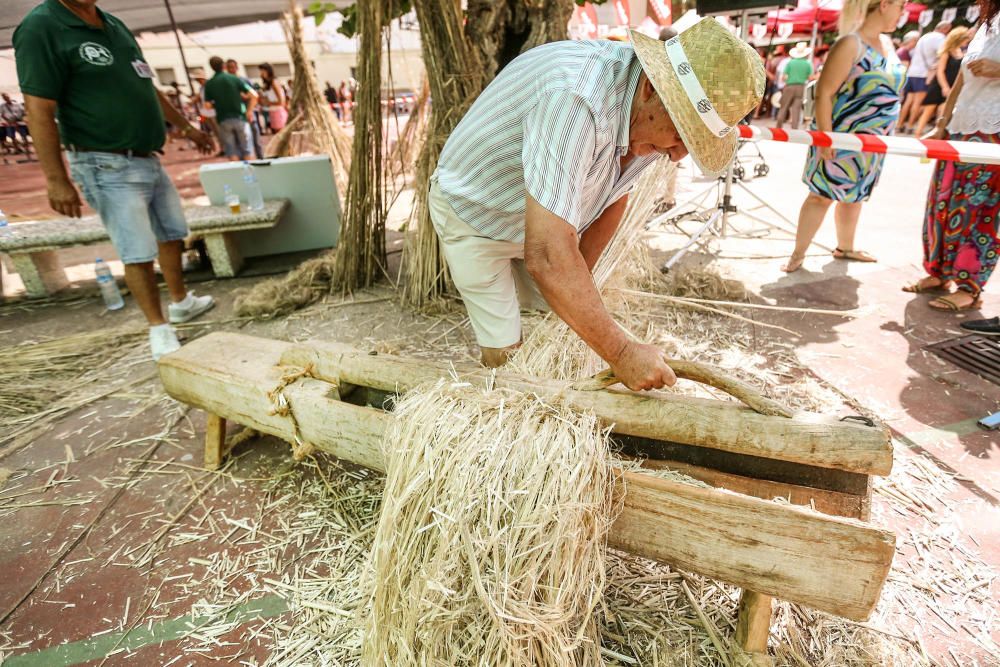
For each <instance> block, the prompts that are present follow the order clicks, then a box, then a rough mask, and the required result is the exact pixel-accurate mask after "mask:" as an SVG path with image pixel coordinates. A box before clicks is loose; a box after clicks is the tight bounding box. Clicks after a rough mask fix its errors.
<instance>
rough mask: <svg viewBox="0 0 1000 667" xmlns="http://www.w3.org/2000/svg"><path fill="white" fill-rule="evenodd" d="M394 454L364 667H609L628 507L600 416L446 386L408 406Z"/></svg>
mask: <svg viewBox="0 0 1000 667" xmlns="http://www.w3.org/2000/svg"><path fill="white" fill-rule="evenodd" d="M385 443H386V445H385V450H386V451H385V456H386V482H385V494H384V500H383V506H382V513H381V516H380V518H379V525H378V529H377V532H376V534H375V540H374V545H373V548H372V568H371V570H372V571H371V574H372V576H373V578H374V581H373V582H372V583H373V593H372V604H371V611H370V613H369V616H368V619H367V626H366V628H365V640H364V649H363V651H364V653H363V656H364V658H363V662H362V664H364V665H368V666H370V667H376V666H377V667H386V666H395V665H445V664H447V665H469V666H473V665H476V666H478V665H490V666H491V667H505V666H511V667H513V666H515V665H517V666H529V665H530V666H537V667H563V666H565V667H569V666H571V665H573V666H576V665H599V664H601V662H600V638H599V637H598V636H597V634H598V631H597V626H596V623H595V621H594V611H595V608H596V607H597V605H598V603H599V602H600V600H601V597H602V594H603V591H604V585H605V545H606V536H607V532H608V528H609V526H610V524H611V522H612V520H613V519H614V515H615V514H616V507H615V501H614V499H613V473H612V457H611V454H610V452H609V449H608V444H607V432H606V431H604V430H602V428H601V427H600V425H599V424H598V422H597V420H596V418H595V417H594V416H593V415H580V414H577V413H573V412H569V411H566V410H560V409H559V408H556V407H553V406H551V405H547V404H545V403H542V402H541V401H540V400H539V399H538V398H537V397H535V396H531V395H524V394H519V393H514V392H508V391H502V390H494V391H481V390H479V389H473V388H471V387H469V386H468V385H461V386H459V385H454V386H450V385H445V384H438V385H436V386H434V387H432V388H430V389H429V390H427V391H414V392H410V393H408V394H407V396H406V397H405V398H404V399H403V400H402V401H401V402H400V404H399V405H398V407H397V411H396V418H395V419H394V420H393V426H392V427H391V428H390V429H389V432H388V433H387V434H386V438H385Z"/></svg>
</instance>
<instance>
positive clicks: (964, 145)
mask: <svg viewBox="0 0 1000 667" xmlns="http://www.w3.org/2000/svg"><path fill="white" fill-rule="evenodd" d="M737 127H739V130H740V138H742V139H749V140H750V141H761V140H770V141H783V142H787V143H791V144H804V145H806V146H831V147H833V148H838V149H840V150H845V151H855V152H860V153H886V154H888V155H908V156H910V157H921V158H930V159H932V160H950V161H953V162H968V163H972V164H997V165H1000V145H997V144H985V143H979V142H975V141H947V140H944V139H914V138H912V137H883V136H879V135H876V134H847V133H846V132H820V131H818V130H779V129H777V128H773V127H757V126H754V125H739V126H737Z"/></svg>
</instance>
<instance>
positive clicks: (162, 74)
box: [156, 67, 177, 86]
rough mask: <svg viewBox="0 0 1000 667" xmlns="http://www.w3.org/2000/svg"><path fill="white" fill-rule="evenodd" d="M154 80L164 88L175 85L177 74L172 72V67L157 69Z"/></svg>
mask: <svg viewBox="0 0 1000 667" xmlns="http://www.w3.org/2000/svg"><path fill="white" fill-rule="evenodd" d="M156 78H157V79H158V80H159V81H160V83H161V84H162V85H164V86H169V85H170V84H172V83H177V73H176V72H175V71H174V68H173V67H157V68H156Z"/></svg>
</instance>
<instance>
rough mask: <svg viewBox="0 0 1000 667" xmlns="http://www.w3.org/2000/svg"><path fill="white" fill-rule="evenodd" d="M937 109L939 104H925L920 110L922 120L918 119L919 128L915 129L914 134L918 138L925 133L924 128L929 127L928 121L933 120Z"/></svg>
mask: <svg viewBox="0 0 1000 667" xmlns="http://www.w3.org/2000/svg"><path fill="white" fill-rule="evenodd" d="M936 111H937V105H935V104H927V105H924V107H923V109H922V110H921V111H920V120H918V121H917V128H916V130H914V132H913V134H914V136H916V137H917V138H918V139H919V138H920V137H922V136H923V135H924V128H925V127H927V123H929V122H930V121H931V118H932V117H933V116H934V114H935V112H936Z"/></svg>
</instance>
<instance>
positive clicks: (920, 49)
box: [906, 30, 945, 78]
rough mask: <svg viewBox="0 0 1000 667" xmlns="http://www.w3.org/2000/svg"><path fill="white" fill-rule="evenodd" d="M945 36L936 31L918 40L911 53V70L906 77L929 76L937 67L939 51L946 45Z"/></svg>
mask: <svg viewBox="0 0 1000 667" xmlns="http://www.w3.org/2000/svg"><path fill="white" fill-rule="evenodd" d="M944 38H945V36H944V35H943V34H941V33H940V32H938V31H937V30H934V31H932V32H929V33H927V34H926V35H924V36H923V37H921V38H920V39H918V40H917V44H916V46H914V47H913V50H912V51H910V69H908V70H907V71H906V76H922V77H925V78H926V77H927V75H928V74H929V73H931V72H933V71H935V68H936V67H937V61H938V51H939V50H940V49H941V45H942V44H944Z"/></svg>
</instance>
